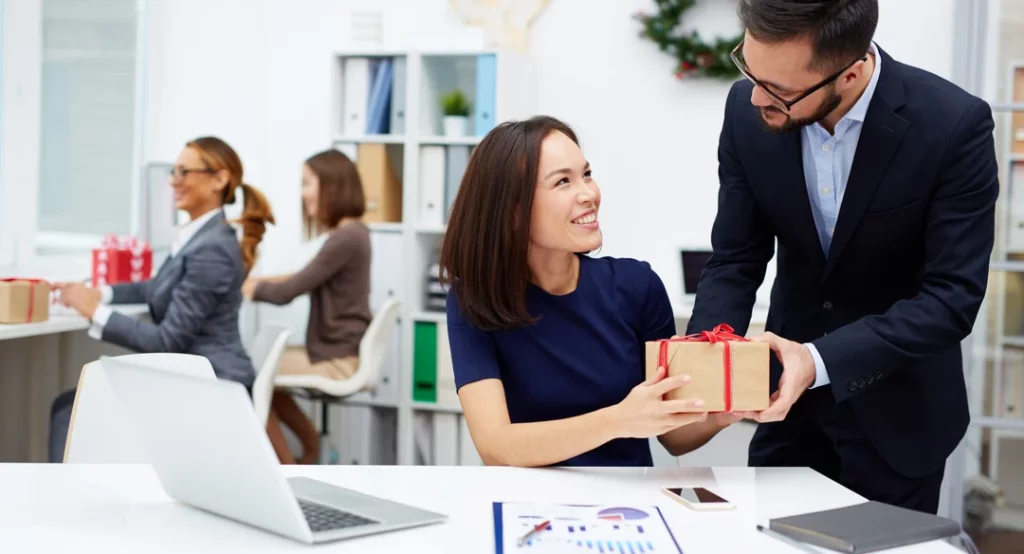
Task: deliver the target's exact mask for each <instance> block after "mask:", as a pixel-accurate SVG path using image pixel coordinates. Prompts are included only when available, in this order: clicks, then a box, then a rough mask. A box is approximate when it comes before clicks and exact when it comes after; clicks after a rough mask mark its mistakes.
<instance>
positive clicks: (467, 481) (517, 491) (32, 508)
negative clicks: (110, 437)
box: [0, 464, 960, 554]
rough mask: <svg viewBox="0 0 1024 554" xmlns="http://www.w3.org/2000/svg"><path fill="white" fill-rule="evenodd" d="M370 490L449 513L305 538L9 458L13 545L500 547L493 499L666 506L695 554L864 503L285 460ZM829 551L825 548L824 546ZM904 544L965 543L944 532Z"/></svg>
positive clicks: (623, 481)
mask: <svg viewBox="0 0 1024 554" xmlns="http://www.w3.org/2000/svg"><path fill="white" fill-rule="evenodd" d="M284 471H285V473H286V474H287V475H289V476H292V475H304V476H309V477H312V478H315V479H320V480H322V481H325V482H329V483H333V484H336V485H339V486H344V487H349V488H352V489H356V490H359V491H361V492H364V493H368V494H373V495H378V496H382V497H385V498H389V499H392V500H396V501H400V502H405V503H408V504H412V505H416V506H419V507H422V508H425V509H428V510H434V511H438V512H440V513H444V514H447V515H448V516H449V520H448V522H446V523H442V524H437V525H431V526H427V527H421V528H417V529H409V530H404V531H398V532H394V533H387V534H381V535H375V536H370V537H364V538H359V539H352V540H347V541H340V542H334V543H328V544H325V545H319V546H313V547H310V546H305V545H303V544H301V543H298V542H293V541H291V540H289V539H285V538H281V537H278V536H277V535H272V534H270V533H266V532H264V531H261V530H258V529H255V528H252V527H249V526H246V525H243V524H239V523H235V522H233V521H230V520H227V519H224V518H221V517H219V516H215V515H212V514H207V513H205V512H202V511H199V510H195V509H193V508H189V507H186V506H183V505H181V504H178V503H176V502H174V501H173V500H171V499H170V498H169V497H168V496H167V495H166V494H165V493H164V491H163V489H162V488H161V487H160V483H159V481H158V480H157V478H156V476H155V474H154V473H153V472H152V470H151V468H150V467H149V466H145V465H141V466H118V465H112V466H107V465H85V464H83V465H69V464H2V465H0V491H3V494H0V544H2V546H3V548H2V550H3V551H5V552H79V553H81V552H97V553H99V552H102V553H104V554H113V553H117V552H124V553H130V554H137V553H138V552H169V553H170V552H174V553H180V552H190V553H191V552H245V553H256V552H309V551H330V552H360V553H362V552H368V553H373V554H384V553H390V552H418V553H433V552H446V553H452V552H454V553H462V552H465V553H472V554H487V553H490V552H494V551H495V550H494V533H493V524H492V521H493V519H492V518H493V512H492V506H491V502H492V501H536V502H551V503H565V504H568V503H579V504H583V503H596V504H608V503H613V504H619V503H622V504H627V505H657V506H659V507H660V508H661V509H662V512H663V514H664V516H665V519H666V521H667V522H668V524H669V526H670V527H671V530H672V532H673V534H674V536H675V538H676V540H677V541H678V543H679V546H680V547H681V548H682V550H683V551H684V552H685V553H686V554H702V553H708V554H711V553H714V554H720V553H741V552H742V553H746V552H750V553H754V552H756V553H764V554H775V553H778V554H798V553H799V551H798V550H796V549H794V548H793V547H791V546H789V545H787V544H786V543H783V542H780V541H778V540H776V539H774V538H771V537H769V536H766V535H764V534H761V533H759V532H758V531H757V530H756V528H755V525H756V524H757V523H767V521H768V519H769V518H771V517H779V516H786V515H792V514H796V513H801V512H805V511H812V510H821V509H829V508H836V507H841V506H844V505H849V504H854V503H857V502H861V501H863V499H862V498H861V497H860V496H858V495H857V494H855V493H853V492H851V491H849V490H847V489H845V488H843V487H841V486H839V485H837V484H835V483H834V482H832V481H830V480H828V479H826V478H825V477H823V476H821V475H819V474H817V473H815V472H813V471H811V470H809V469H802V468H767V469H762V468H758V469H754V468H745V467H738V468H714V469H710V468H648V469H603V470H602V469H592V470H590V469H588V470H567V469H518V468H503V467H502V468H497V467H438V466H405V467H401V466H284ZM679 485H698V486H707V487H709V488H712V490H715V491H716V492H718V493H720V494H721V495H722V496H725V497H726V498H728V499H729V500H731V501H733V502H734V503H736V504H737V508H736V509H735V510H731V511H724V512H693V511H690V510H688V509H687V508H685V507H683V506H682V505H679V504H677V503H675V502H674V501H672V500H670V499H668V498H667V497H665V496H663V495H662V493H661V492H660V487H665V486H679ZM821 552H826V551H824V550H822V551H821ZM889 552H892V553H899V554H925V553H930V554H934V553H940V554H941V553H946V554H954V553H959V552H960V551H959V550H957V549H956V548H954V547H953V546H951V545H950V544H948V543H946V542H943V541H934V542H930V543H925V544H918V545H913V546H908V547H903V548H899V549H895V550H891V551H889Z"/></svg>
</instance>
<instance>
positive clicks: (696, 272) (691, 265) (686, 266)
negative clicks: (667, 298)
mask: <svg viewBox="0 0 1024 554" xmlns="http://www.w3.org/2000/svg"><path fill="white" fill-rule="evenodd" d="M680 255H681V258H682V262H683V294H697V283H699V282H700V275H701V273H703V272H704V266H706V265H707V263H708V260H709V259H710V258H711V251H710V250H680Z"/></svg>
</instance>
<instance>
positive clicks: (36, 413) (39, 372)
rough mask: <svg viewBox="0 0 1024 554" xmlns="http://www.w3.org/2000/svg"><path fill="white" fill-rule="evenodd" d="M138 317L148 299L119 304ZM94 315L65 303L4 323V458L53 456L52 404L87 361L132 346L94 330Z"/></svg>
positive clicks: (0, 378) (0, 426)
mask: <svg viewBox="0 0 1024 554" xmlns="http://www.w3.org/2000/svg"><path fill="white" fill-rule="evenodd" d="M114 308H115V309H116V310H117V311H119V312H121V313H124V314H126V315H131V316H134V317H141V316H145V315H146V314H148V311H149V309H148V308H147V307H146V306H145V305H134V304H132V305H119V306H115V307H114ZM88 329H89V321H88V320H87V319H86V318H84V317H82V316H80V315H78V314H76V313H74V312H71V311H69V310H68V309H67V308H63V307H60V306H54V307H51V313H50V318H49V320H47V321H43V322H39V323H22V324H14V325H6V324H0V461H4V462H29V461H31V462H41V461H45V460H46V457H47V437H48V434H49V428H50V405H51V404H52V403H53V400H54V398H56V397H57V395H58V394H60V393H62V392H64V391H66V390H69V389H73V388H75V387H76V386H78V375H79V373H80V372H81V369H82V366H83V365H85V364H86V363H88V362H90V361H93V360H96V359H97V358H99V357H100V356H119V355H122V354H127V353H128V352H129V351H128V350H126V349H124V348H121V347H118V346H115V345H112V344H109V343H105V342H101V341H97V340H93V339H92V338H90V337H89V336H88Z"/></svg>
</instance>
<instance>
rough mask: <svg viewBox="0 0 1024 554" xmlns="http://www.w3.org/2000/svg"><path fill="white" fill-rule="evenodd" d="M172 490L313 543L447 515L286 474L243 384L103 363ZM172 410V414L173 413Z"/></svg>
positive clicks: (219, 511) (197, 505)
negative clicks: (257, 417)
mask: <svg viewBox="0 0 1024 554" xmlns="http://www.w3.org/2000/svg"><path fill="white" fill-rule="evenodd" d="M100 363H101V364H102V366H103V369H104V371H105V373H106V375H107V378H108V380H109V381H110V384H111V387H112V388H113V390H114V393H115V395H116V396H117V398H118V401H119V403H120V405H121V406H122V408H123V410H124V411H125V414H124V415H125V416H126V417H130V418H132V419H133V420H135V421H138V422H139V425H138V429H141V430H144V433H142V435H143V436H141V437H139V440H140V442H141V443H142V444H144V445H145V447H146V449H147V450H148V452H149V456H150V460H151V463H152V464H153V469H154V471H155V472H156V474H157V476H158V477H159V479H160V483H161V484H162V485H163V488H164V490H166V491H167V494H169V495H170V496H171V497H173V498H175V499H177V500H179V501H180V502H182V503H184V504H187V505H189V506H192V507H195V508H199V509H202V510H205V511H208V512H212V513H214V514H218V515H220V516H223V517H226V518H230V519H232V520H235V521H239V522H242V523H246V524H249V525H252V526H254V527H258V528H260V529H264V530H266V531H270V532H272V533H277V534H279V535H283V536H285V537H289V538H292V539H295V540H297V541H300V542H304V543H309V544H314V543H323V542H329V541H335V540H339V539H345V538H350V537H358V536H364V535H369V534H374V533H381V532H384V531H393V530H398V529H405V528H409V527H416V526H421V525H427V524H432V523H440V522H443V521H445V520H446V519H447V517H446V516H444V515H442V514H437V513H433V512H429V511H426V510H421V509H419V508H415V507H412V506H407V505H404V504H401V503H398V502H392V501H390V500H385V499H383V498H377V497H374V496H368V495H365V494H361V493H359V492H356V491H353V490H348V489H344V488H340V487H336V486H333V485H329V484H327V483H323V482H320V481H316V480H313V479H307V478H297V477H293V478H290V479H285V477H284V474H283V472H282V471H281V466H280V464H279V462H278V460H277V455H276V454H275V453H274V449H273V447H272V446H271V444H270V440H269V439H268V438H267V434H266V431H265V429H264V428H263V426H262V425H260V423H259V421H258V420H257V419H256V413H255V411H254V410H253V406H252V401H251V400H250V398H249V394H248V393H247V392H246V390H245V388H244V387H242V386H241V385H240V384H238V383H235V382H233V381H222V380H217V379H204V378H197V377H191V376H186V375H179V374H176V373H173V372H171V371H167V370H160V369H154V368H150V367H145V366H141V365H137V364H133V363H130V362H125V361H123V360H118V359H116V358H104V359H102V360H101V362H100ZM169 416H170V417H169Z"/></svg>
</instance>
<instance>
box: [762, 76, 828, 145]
mask: <svg viewBox="0 0 1024 554" xmlns="http://www.w3.org/2000/svg"><path fill="white" fill-rule="evenodd" d="M828 92H829V96H827V97H826V98H825V99H824V100H822V101H821V104H820V105H819V106H818V109H816V110H814V113H813V114H811V115H810V116H808V117H804V118H800V119H793V118H792V117H790V116H789V115H788V114H787V113H786V112H784V111H782V110H780V109H779V108H776V107H774V106H769V107H766V108H761V125H762V126H763V127H764V128H765V130H766V131H768V132H769V133H773V134H776V135H784V134H786V133H788V132H790V131H794V130H796V129H802V128H804V127H806V126H808V125H813V124H815V123H817V122H819V121H821V120H822V119H825V118H826V117H828V114H830V113H832V112H833V111H835V109H836V108H838V107H839V104H841V103H842V101H843V97H842V96H840V95H838V94H836V91H835V88H833V87H829V89H828ZM765 112H771V113H777V114H781V115H783V116H785V118H786V121H785V122H783V124H782V125H779V126H774V125H769V124H768V122H767V121H765V119H764V113H765Z"/></svg>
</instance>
